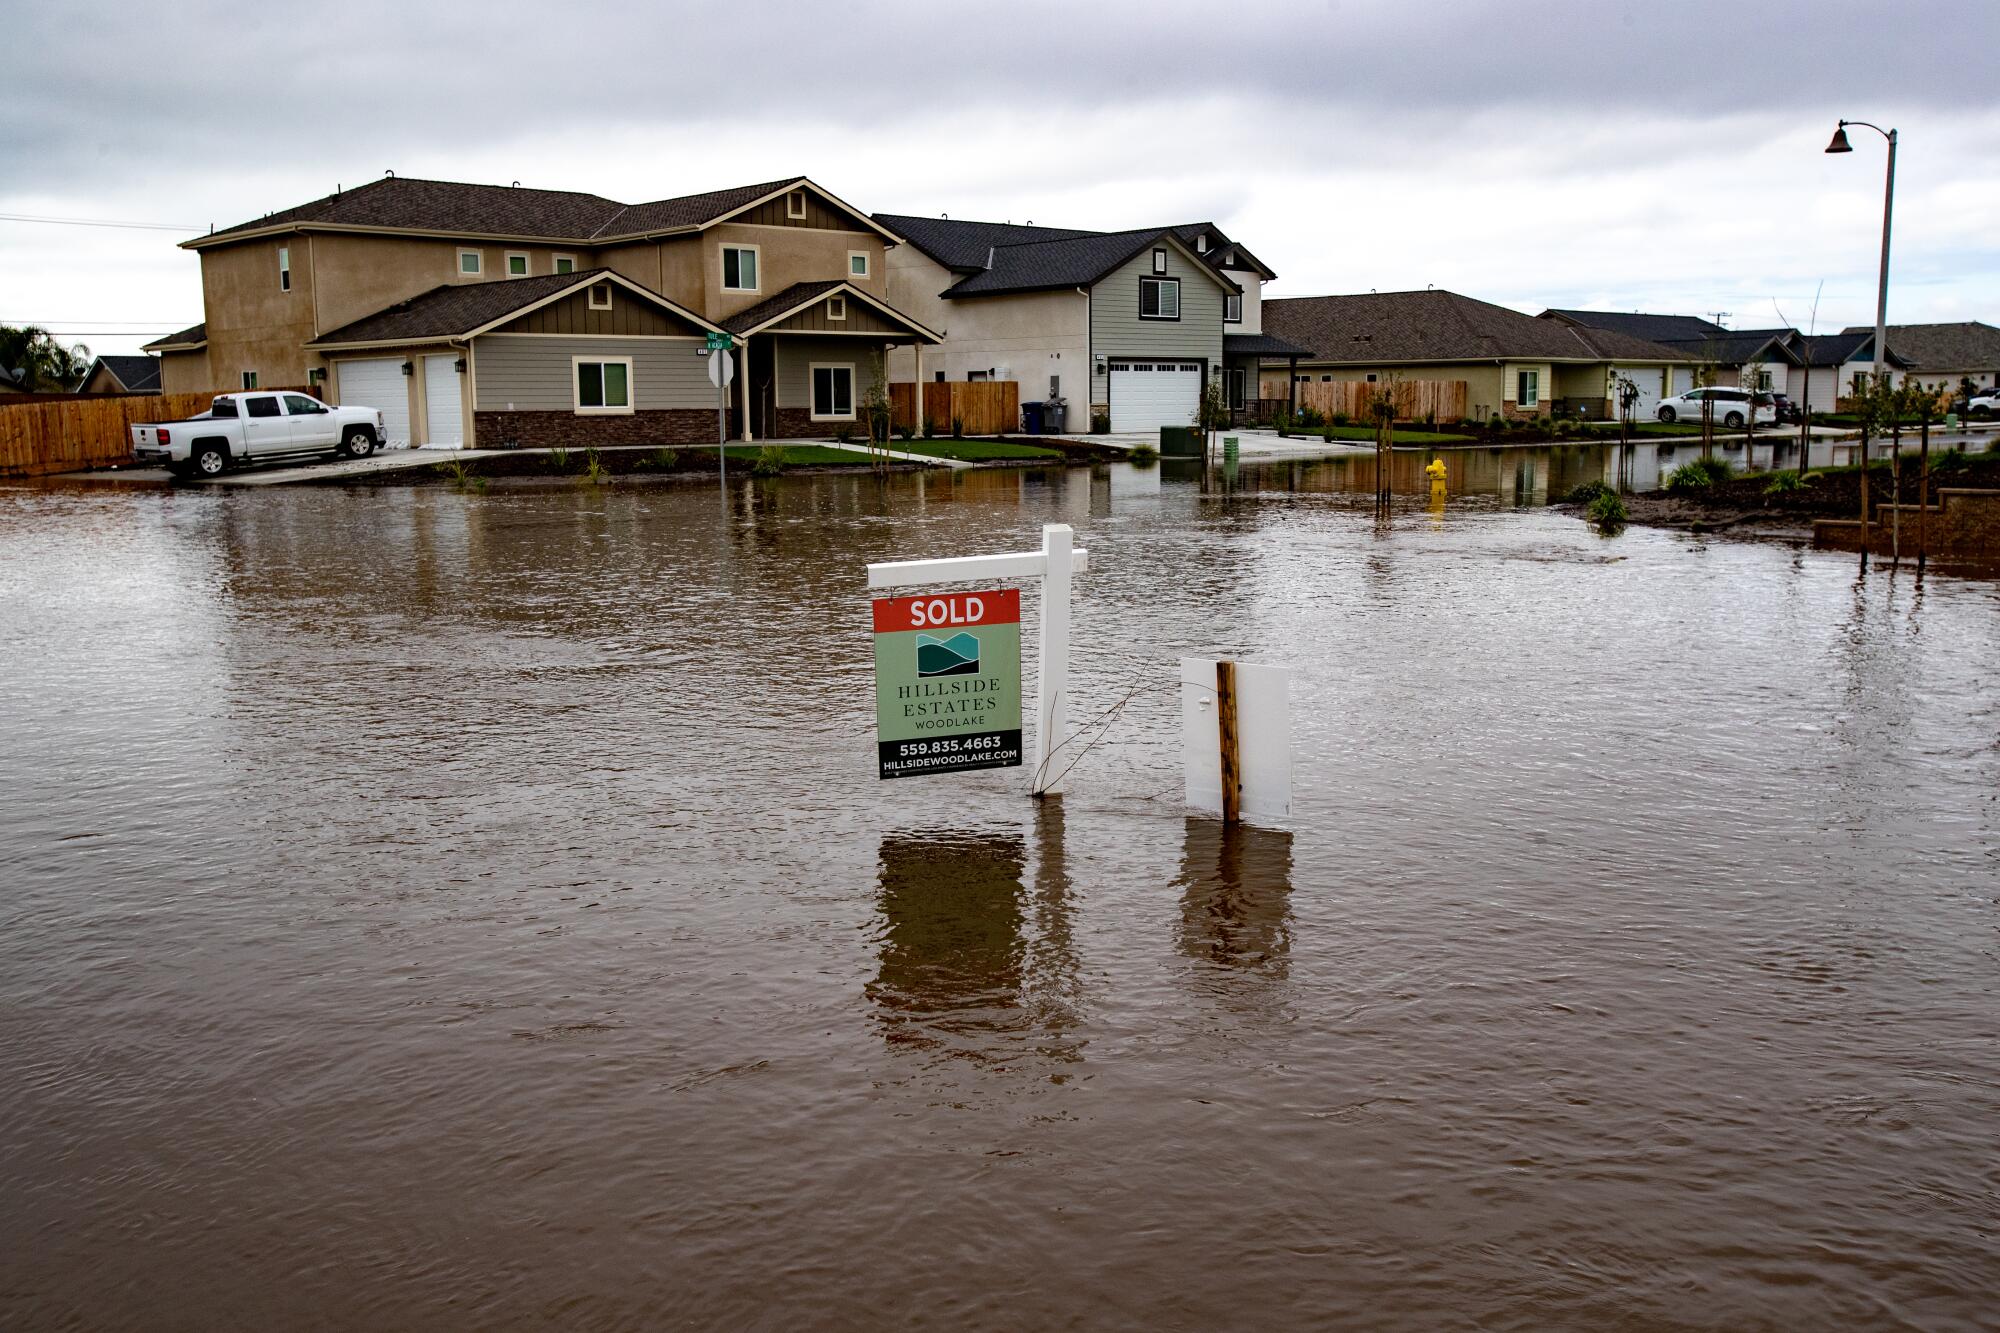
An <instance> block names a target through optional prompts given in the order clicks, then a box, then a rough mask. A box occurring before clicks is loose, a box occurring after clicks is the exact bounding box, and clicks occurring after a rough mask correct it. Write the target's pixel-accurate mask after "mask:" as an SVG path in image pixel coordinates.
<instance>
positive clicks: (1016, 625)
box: [875, 588, 1021, 778]
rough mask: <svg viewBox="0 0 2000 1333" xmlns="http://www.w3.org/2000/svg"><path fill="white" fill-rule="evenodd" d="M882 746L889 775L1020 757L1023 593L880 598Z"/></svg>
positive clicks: (878, 732)
mask: <svg viewBox="0 0 2000 1333" xmlns="http://www.w3.org/2000/svg"><path fill="white" fill-rule="evenodd" d="M875 749H876V762H877V771H878V772H879V774H880V776H882V777H885V778H910V777H919V776H922V775H923V774H926V773H958V772H963V771H964V770H966V769H974V768H1013V767H1017V766H1018V765H1019V764H1020V762H1021V594H1020V593H1019V592H1018V591H1017V590H1015V589H1012V588H1009V589H1006V590H1004V591H1000V592H969V593H967V592H961V593H939V594H938V595H936V596H933V597H884V598H880V599H878V600H877V601H876V602H875Z"/></svg>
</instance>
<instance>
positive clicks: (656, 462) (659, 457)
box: [643, 449, 681, 472]
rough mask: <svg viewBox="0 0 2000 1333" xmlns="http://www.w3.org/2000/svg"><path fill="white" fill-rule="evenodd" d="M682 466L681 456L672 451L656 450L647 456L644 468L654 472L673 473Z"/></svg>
mask: <svg viewBox="0 0 2000 1333" xmlns="http://www.w3.org/2000/svg"><path fill="white" fill-rule="evenodd" d="M680 465H681V456H680V455H679V454H677V453H675V452H674V451H673V450H672V449H655V450H653V452H652V453H650V454H648V455H646V461H645V463H644V464H643V466H645V467H647V468H649V469H651V470H652V471H654V472H672V471H673V470H674V469H675V468H677V467H679V466H680Z"/></svg>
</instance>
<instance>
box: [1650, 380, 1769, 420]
mask: <svg viewBox="0 0 2000 1333" xmlns="http://www.w3.org/2000/svg"><path fill="white" fill-rule="evenodd" d="M1758 396H1759V395H1753V394H1752V393H1751V392H1750V391H1749V390H1748V389H1689V390H1688V391H1687V392H1686V393H1678V394H1675V395H1674V396H1673V397H1672V398H1662V399H1661V400H1660V411H1659V417H1660V420H1662V421H1700V420H1701V405H1702V404H1703V403H1704V402H1707V403H1712V404H1714V406H1713V407H1712V408H1710V411H1711V412H1712V413H1713V415H1712V416H1711V417H1710V418H1709V419H1710V420H1711V421H1713V422H1714V423H1715V424H1716V425H1718V426H1741V425H1743V424H1744V423H1745V422H1747V421H1749V420H1750V416H1751V414H1752V413H1753V412H1754V413H1755V414H1756V417H1757V421H1758V424H1760V425H1762V424H1766V423H1769V422H1772V421H1775V420H1777V416H1778V414H1777V408H1776V407H1775V406H1773V405H1772V404H1771V403H1770V402H1769V401H1765V402H1756V401H1755V399H1756V397H1758Z"/></svg>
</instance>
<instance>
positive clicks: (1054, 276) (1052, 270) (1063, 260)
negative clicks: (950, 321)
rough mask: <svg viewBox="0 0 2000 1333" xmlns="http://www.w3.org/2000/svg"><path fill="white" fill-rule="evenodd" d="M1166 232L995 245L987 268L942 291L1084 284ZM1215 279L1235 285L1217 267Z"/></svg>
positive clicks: (989, 292)
mask: <svg viewBox="0 0 2000 1333" xmlns="http://www.w3.org/2000/svg"><path fill="white" fill-rule="evenodd" d="M1170 235H1172V232H1170V231H1168V230H1166V229H1165V228H1161V227H1149V228H1147V229H1145V230H1143V231H1114V232H1105V233H1102V234H1086V235H1083V236H1077V237H1072V238H1070V239H1066V240H1058V241H1035V242H1031V243H1029V244H1026V245H1002V246H996V247H995V248H994V251H993V267H992V268H982V269H981V270H980V271H979V272H977V273H974V274H973V275H972V276H971V277H969V278H966V279H964V280H963V281H961V282H959V283H957V284H955V285H953V286H951V287H948V288H946V289H945V291H944V295H945V297H946V298H948V299H949V298H955V297H961V296H999V295H1002V294H1004V293H1007V292H1038V291H1049V290H1053V289H1056V288H1061V287H1088V286H1090V285H1091V284H1092V283H1094V282H1096V281H1097V280H1098V279H1099V278H1102V277H1103V276H1104V275H1105V274H1107V273H1109V272H1111V271H1112V270H1113V269H1115V268H1117V267H1118V266H1119V265H1121V264H1124V263H1127V262H1128V261H1130V260H1131V259H1132V258H1133V257H1134V256H1136V255H1138V254H1141V253H1142V252H1144V251H1145V250H1146V249H1147V248H1148V247H1149V246H1152V245H1154V244H1156V243H1157V242H1159V241H1161V240H1162V239H1164V238H1166V237H1167V236H1170ZM1215 280H1216V281H1217V282H1219V283H1221V284H1223V285H1225V286H1227V287H1229V288H1230V289H1231V290H1234V289H1235V286H1236V284H1235V283H1233V282H1231V281H1230V280H1229V279H1228V278H1225V277H1223V276H1222V275H1221V274H1219V273H1218V274H1216V275H1215Z"/></svg>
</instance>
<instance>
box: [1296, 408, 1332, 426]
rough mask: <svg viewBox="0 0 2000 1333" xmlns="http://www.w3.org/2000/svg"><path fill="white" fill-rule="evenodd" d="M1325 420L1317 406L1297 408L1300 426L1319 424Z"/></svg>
mask: <svg viewBox="0 0 2000 1333" xmlns="http://www.w3.org/2000/svg"><path fill="white" fill-rule="evenodd" d="M1325 421H1326V418H1325V417H1324V416H1322V415H1321V414H1320V410H1319V409H1318V408H1317V407H1302V408H1300V409H1299V424H1300V425H1301V426H1305V427H1308V428H1310V427H1313V426H1317V425H1320V424H1322V423H1324V422H1325Z"/></svg>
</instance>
